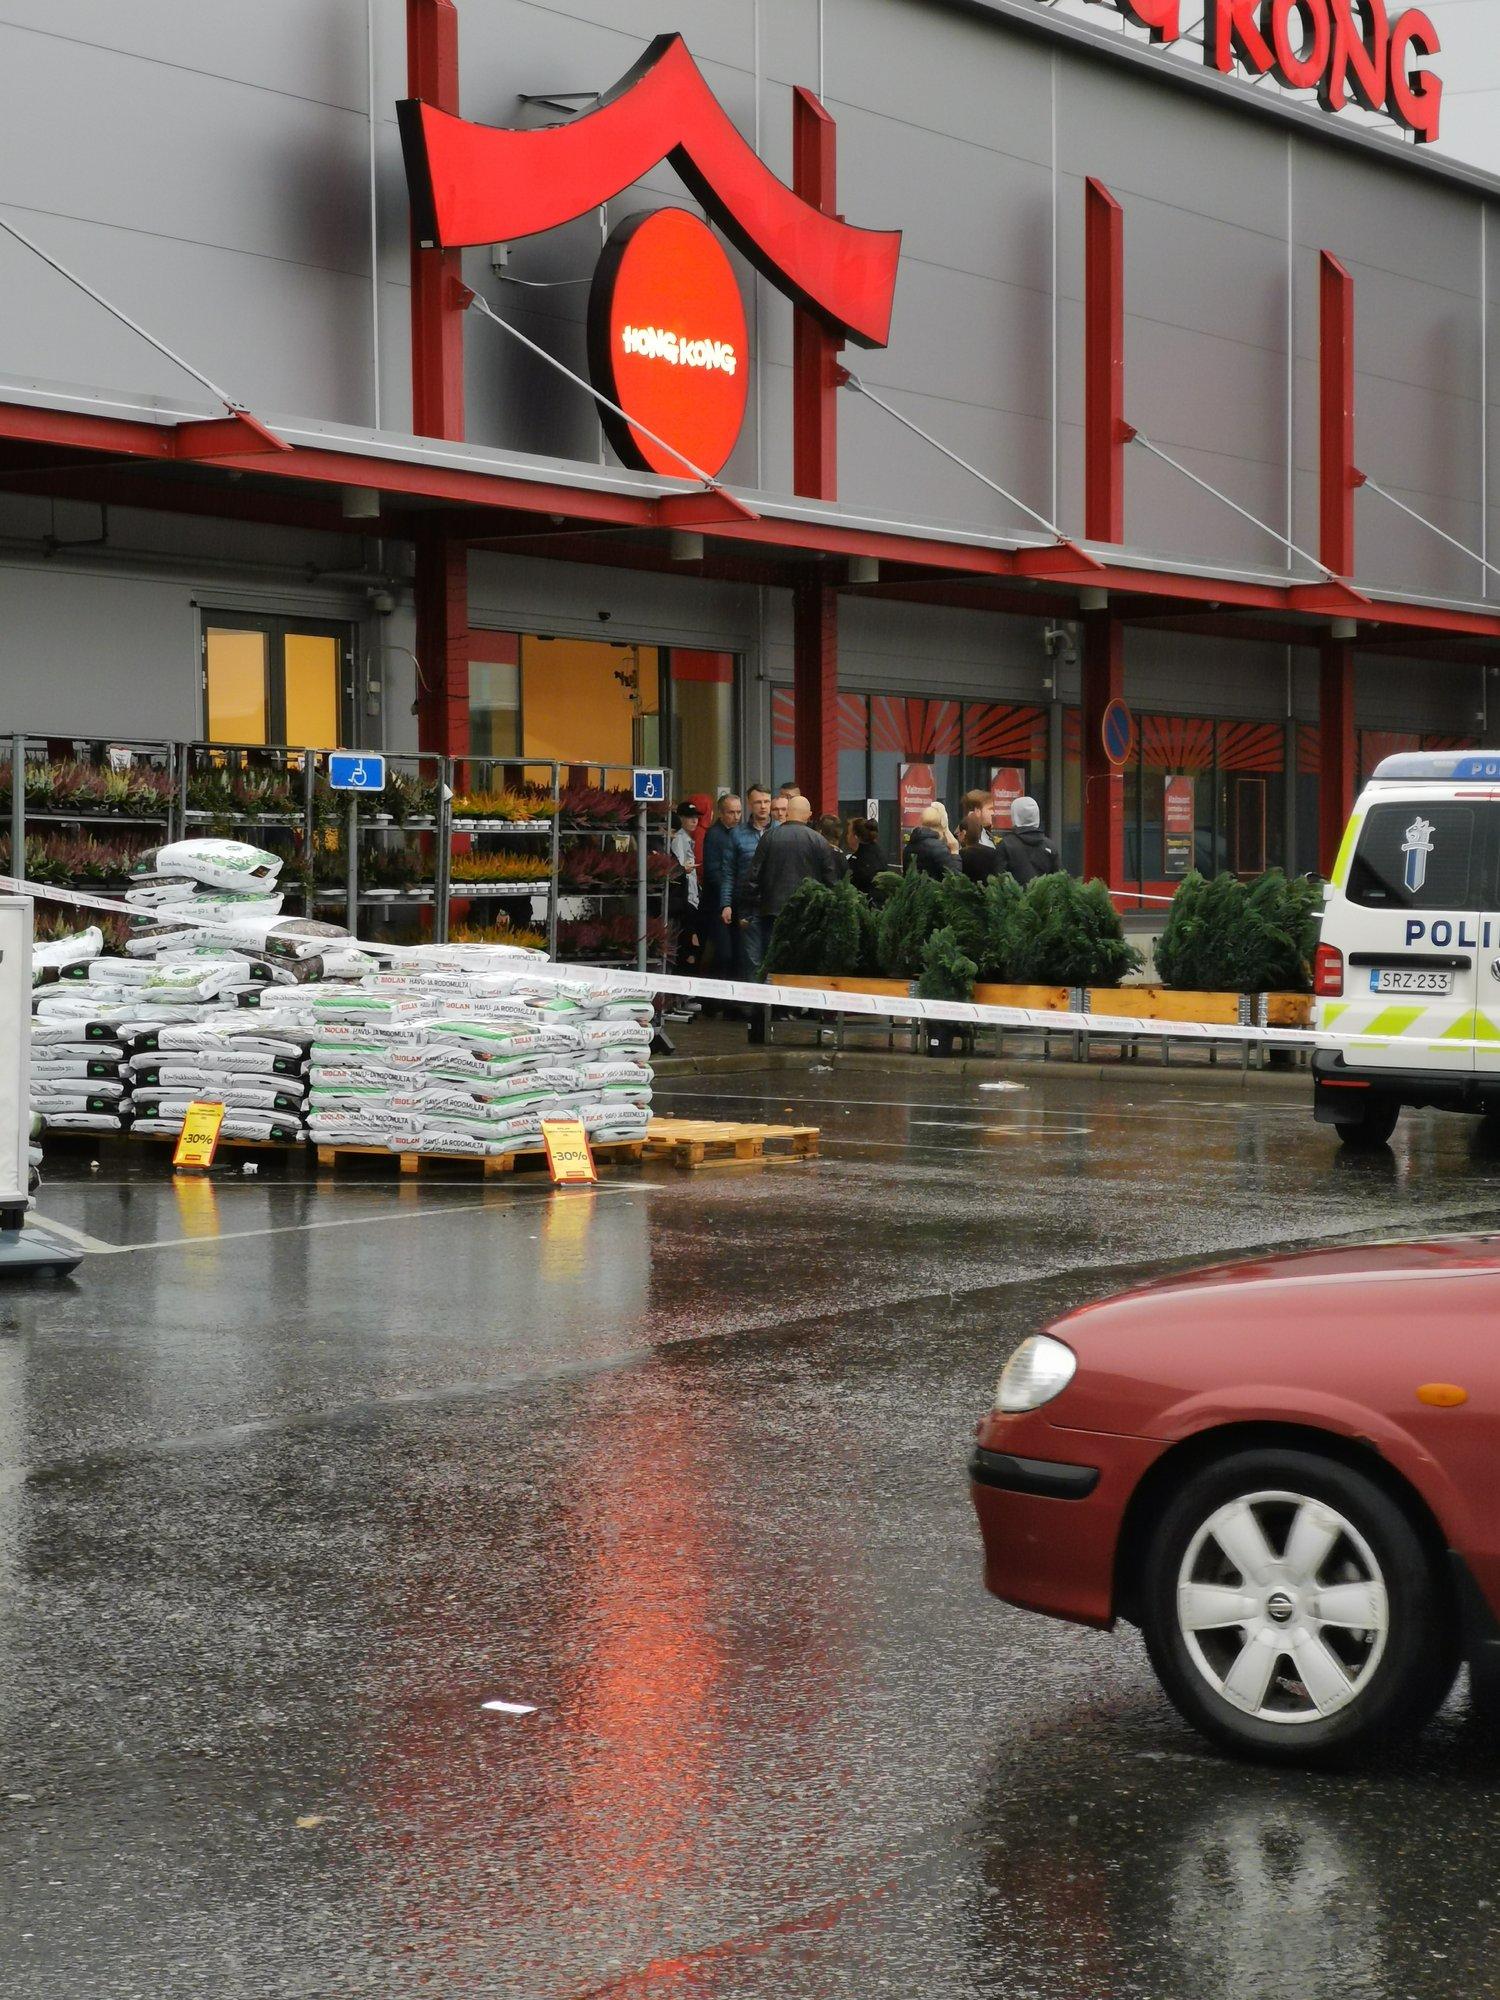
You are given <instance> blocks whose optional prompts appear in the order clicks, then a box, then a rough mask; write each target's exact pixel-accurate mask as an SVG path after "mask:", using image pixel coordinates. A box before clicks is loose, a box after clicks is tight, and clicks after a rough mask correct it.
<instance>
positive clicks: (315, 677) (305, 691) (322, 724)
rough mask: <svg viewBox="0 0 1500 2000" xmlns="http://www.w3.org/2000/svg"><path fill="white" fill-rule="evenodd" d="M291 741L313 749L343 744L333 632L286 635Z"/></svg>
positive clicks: (288, 735)
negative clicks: (340, 740) (340, 731)
mask: <svg viewBox="0 0 1500 2000" xmlns="http://www.w3.org/2000/svg"><path fill="white" fill-rule="evenodd" d="M282 644H283V664H282V671H283V673H284V675H285V698H286V721H285V728H284V730H283V735H284V737H285V740H286V741H287V742H288V743H300V744H306V745H307V747H308V748H309V749H310V750H336V749H337V748H338V745H339V707H340V704H339V656H340V652H341V650H342V649H341V647H340V645H339V641H338V640H337V639H336V638H334V636H333V635H332V633H329V632H288V633H287V634H286V635H285V638H284V639H283V642H282Z"/></svg>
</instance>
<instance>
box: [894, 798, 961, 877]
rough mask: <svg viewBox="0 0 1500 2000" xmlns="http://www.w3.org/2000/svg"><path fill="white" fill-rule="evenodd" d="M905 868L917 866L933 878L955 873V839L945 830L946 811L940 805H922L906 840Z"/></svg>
mask: <svg viewBox="0 0 1500 2000" xmlns="http://www.w3.org/2000/svg"><path fill="white" fill-rule="evenodd" d="M904 865H905V866H906V867H907V868H920V869H921V871H922V873H923V874H924V875H930V876H931V877H932V879H933V880H934V881H935V882H941V881H942V879H943V877H944V876H945V875H956V874H957V873H958V842H957V841H956V840H955V839H954V838H953V835H952V834H951V833H950V832H949V831H948V814H947V811H946V809H945V808H944V807H943V806H924V808H923V810H922V817H921V819H920V820H919V821H918V822H917V824H916V825H915V826H914V827H913V828H912V830H911V838H910V839H909V840H908V841H907V843H906V861H905V864H904Z"/></svg>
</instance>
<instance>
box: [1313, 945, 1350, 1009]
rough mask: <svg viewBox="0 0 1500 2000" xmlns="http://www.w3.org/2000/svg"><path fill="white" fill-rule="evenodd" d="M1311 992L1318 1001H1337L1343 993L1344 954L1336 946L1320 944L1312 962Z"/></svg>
mask: <svg viewBox="0 0 1500 2000" xmlns="http://www.w3.org/2000/svg"><path fill="white" fill-rule="evenodd" d="M1313 992H1314V993H1316V994H1317V996H1318V998H1319V999H1320V1000H1338V999H1341V998H1342V997H1343V992H1344V954H1343V953H1342V952H1341V951H1340V950H1339V948H1338V946H1337V945H1333V944H1320V945H1319V946H1318V951H1317V956H1316V957H1315V958H1314V960H1313Z"/></svg>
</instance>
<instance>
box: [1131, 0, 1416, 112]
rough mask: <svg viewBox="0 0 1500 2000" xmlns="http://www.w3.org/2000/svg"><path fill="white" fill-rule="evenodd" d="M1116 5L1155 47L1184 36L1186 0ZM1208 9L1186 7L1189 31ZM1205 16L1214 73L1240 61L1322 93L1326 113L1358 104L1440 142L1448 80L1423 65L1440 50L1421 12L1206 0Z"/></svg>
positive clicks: (1357, 2) (1350, 0) (1373, 2)
mask: <svg viewBox="0 0 1500 2000" xmlns="http://www.w3.org/2000/svg"><path fill="white" fill-rule="evenodd" d="M1107 4H1108V0H1107ZM1112 4H1113V5H1114V6H1115V7H1116V8H1117V9H1118V11H1119V12H1120V13H1122V14H1123V15H1124V16H1125V17H1126V19H1127V20H1130V21H1134V22H1135V23H1136V25H1137V27H1141V28H1146V29H1149V31H1150V34H1151V39H1152V41H1154V42H1175V41H1176V40H1178V38H1179V37H1180V36H1181V34H1182V32H1183V28H1184V22H1183V12H1184V7H1183V0H1112ZM1199 12H1200V9H1199V7H1198V6H1197V5H1196V4H1195V5H1193V6H1191V7H1189V8H1188V9H1187V13H1188V15H1189V19H1188V21H1187V23H1186V26H1187V27H1189V28H1194V27H1196V26H1197V22H1198V15H1199ZM1201 12H1202V15H1203V60H1204V61H1205V62H1206V63H1207V64H1208V66H1209V68H1210V69H1216V70H1219V71H1220V72H1221V73H1222V74H1224V75H1226V76H1227V75H1228V74H1229V72H1230V71H1231V70H1232V69H1233V68H1234V67H1235V65H1236V63H1238V64H1240V65H1241V66H1242V67H1243V68H1245V69H1248V70H1250V71H1251V72H1252V73H1253V74H1254V75H1255V76H1258V77H1259V76H1272V77H1275V78H1276V79H1277V81H1278V82H1280V83H1283V84H1285V85H1286V86H1287V88H1288V89H1289V90H1315V91H1316V92H1317V93H1318V101H1319V103H1320V104H1321V105H1322V107H1323V109H1324V110H1325V111H1342V110H1343V109H1344V107H1345V105H1346V104H1349V103H1354V104H1358V105H1362V106H1363V107H1364V109H1365V110H1366V111H1383V112H1384V113H1385V114H1386V116H1387V117H1389V118H1393V119H1394V120H1395V121H1396V123H1397V124H1398V125H1402V126H1404V127H1405V128H1406V130H1407V131H1408V132H1412V133H1415V135H1416V137H1417V139H1418V140H1419V141H1421V140H1426V139H1435V138H1436V137H1437V135H1438V113H1439V110H1440V107H1441V105H1442V98H1443V86H1442V81H1441V79H1440V78H1439V77H1437V76H1435V75H1434V74H1433V72H1432V71H1431V70H1430V69H1425V68H1424V67H1423V66H1422V65H1423V64H1424V63H1425V62H1427V61H1428V60H1429V59H1430V58H1431V57H1433V56H1435V55H1437V54H1438V53H1439V52H1440V44H1439V42H1438V36H1437V30H1436V28H1434V26H1433V25H1432V22H1431V21H1430V20H1429V19H1428V17H1427V15H1426V14H1424V13H1422V12H1421V11H1420V9H1418V8H1416V7H1410V8H1408V9H1407V10H1406V11H1405V12H1404V13H1401V14H1395V15H1393V14H1391V13H1390V11H1389V10H1388V9H1387V7H1386V4H1385V0H1206V4H1205V5H1204V6H1203V7H1202V9H1201Z"/></svg>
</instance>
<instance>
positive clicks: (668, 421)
mask: <svg viewBox="0 0 1500 2000" xmlns="http://www.w3.org/2000/svg"><path fill="white" fill-rule="evenodd" d="M745 344H746V330H745V308H744V306H743V304H742V303H741V300H740V288H739V284H738V282H737V281H736V278H735V275H734V267H733V265H732V264H731V263H730V261H729V259H728V257H727V256H726V255H725V254H724V251H723V249H722V248H721V246H720V244H719V241H718V238H717V237H716V236H715V235H714V233H713V231H712V230H711V229H710V228H709V227H708V226H707V224H706V223H703V222H700V221H699V220H698V218H697V216H695V215H688V214H686V213H685V212H684V211H683V210H682V209H680V208H658V209H654V210H652V211H650V212H649V213H648V214H645V215H632V216H631V217H630V218H629V219H628V220H627V221H625V222H622V223H621V224H620V226H619V228H618V229H616V230H615V231H614V233H613V234H612V235H611V237H610V239H609V242H608V243H607V244H606V245H605V248H604V255H603V256H602V257H601V258H600V260H599V267H598V270H597V271H596V273H595V275H594V283H593V288H592V290H591V291H590V293H589V373H590V375H591V376H592V377H593V381H594V386H595V387H596V388H597V389H599V390H601V391H602V392H603V393H604V394H605V395H606V396H608V397H609V399H610V401H611V402H612V403H618V404H619V406H620V408H621V409H622V410H624V411H625V413H626V415H625V418H623V419H622V418H620V417H618V416H616V415H615V413H614V412H613V411H612V410H608V409H601V411H600V416H601V417H602V419H603V422H604V427H605V431H606V433H607V435H608V437H609V441H610V443H611V444H612V445H613V446H614V448H615V450H616V451H617V452H618V453H619V455H620V457H621V458H622V459H624V461H625V463H626V464H627V465H636V466H640V467H641V468H642V469H643V470H644V471H647V472H665V473H670V474H671V475H672V476H673V477H675V478H678V479H680V478H682V476H683V472H684V467H683V462H682V458H679V457H678V456H677V453H679V452H680V453H681V454H682V457H683V458H687V459H689V460H690V461H691V462H692V464H694V465H696V466H698V467H699V468H700V469H701V470H702V471H704V472H708V473H717V472H720V471H722V470H723V467H724V463H725V461H726V460H727V459H728V457H729V454H730V453H731V452H732V451H733V450H734V446H735V440H736V439H737V438H738V437H739V434H740V427H741V425H742V424H743V423H744V421H745V403H746V398H747V396H748V393H749V386H750V385H749V370H748V369H747V368H746V367H745V366H744V355H745ZM653 432H654V433H655V436H654V437H653V435H652V433H653ZM662 439H666V440H667V441H668V443H670V445H671V446H672V449H671V450H670V451H669V450H667V449H666V448H665V447H664V446H663V444H662V443H661V442H660V440H662Z"/></svg>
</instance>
